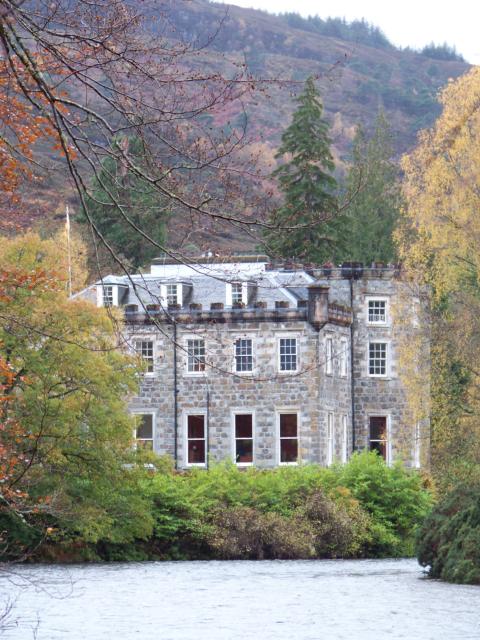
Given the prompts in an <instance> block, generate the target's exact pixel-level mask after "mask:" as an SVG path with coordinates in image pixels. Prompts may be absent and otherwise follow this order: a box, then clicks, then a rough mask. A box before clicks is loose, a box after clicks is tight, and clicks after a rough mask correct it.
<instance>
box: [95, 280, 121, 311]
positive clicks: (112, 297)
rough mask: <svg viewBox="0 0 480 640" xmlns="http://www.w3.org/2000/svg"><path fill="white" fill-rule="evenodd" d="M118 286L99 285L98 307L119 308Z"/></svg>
mask: <svg viewBox="0 0 480 640" xmlns="http://www.w3.org/2000/svg"><path fill="white" fill-rule="evenodd" d="M118 297H119V294H118V285H116V284H99V285H97V307H118Z"/></svg>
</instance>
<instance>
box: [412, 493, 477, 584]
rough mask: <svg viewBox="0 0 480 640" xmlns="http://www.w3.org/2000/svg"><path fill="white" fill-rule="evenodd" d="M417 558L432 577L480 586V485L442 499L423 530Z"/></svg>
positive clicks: (419, 537)
mask: <svg viewBox="0 0 480 640" xmlns="http://www.w3.org/2000/svg"><path fill="white" fill-rule="evenodd" d="M417 555H418V561H419V562H420V564H421V565H423V566H424V567H429V575H430V576H431V577H432V578H441V579H443V580H448V581H449V582H459V583H465V584H480V484H473V485H468V486H467V485H464V484H462V485H459V486H458V487H457V488H456V489H454V490H453V491H451V492H450V493H449V494H447V495H446V496H445V497H444V498H443V500H441V502H440V503H439V504H438V505H437V506H436V508H435V509H434V510H433V511H432V513H431V514H430V515H429V516H428V517H427V518H426V520H425V522H424V524H423V526H422V527H421V529H420V530H419V534H418V542H417Z"/></svg>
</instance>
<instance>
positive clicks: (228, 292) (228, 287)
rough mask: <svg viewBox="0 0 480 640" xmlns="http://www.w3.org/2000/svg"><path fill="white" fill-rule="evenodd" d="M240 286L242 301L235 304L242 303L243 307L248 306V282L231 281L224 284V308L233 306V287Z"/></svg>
mask: <svg viewBox="0 0 480 640" xmlns="http://www.w3.org/2000/svg"><path fill="white" fill-rule="evenodd" d="M239 284H241V285H242V299H241V300H238V301H236V302H242V303H243V304H244V305H245V306H247V304H248V282H245V281H240V280H232V282H226V283H225V306H227V307H231V306H233V286H232V285H239Z"/></svg>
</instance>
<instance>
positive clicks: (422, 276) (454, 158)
mask: <svg viewBox="0 0 480 640" xmlns="http://www.w3.org/2000/svg"><path fill="white" fill-rule="evenodd" d="M440 102H441V104H442V107H443V112H442V115H441V116H440V117H439V118H438V120H437V122H436V123H435V126H434V127H433V128H432V129H430V130H428V131H424V132H422V134H421V136H420V138H419V143H418V146H417V148H416V149H415V150H414V151H413V152H412V153H411V154H410V155H409V156H408V157H406V158H404V160H403V168H404V171H405V183H404V193H405V198H406V207H405V210H404V217H403V224H402V226H401V228H400V231H399V240H400V256H401V259H402V260H403V262H404V264H405V266H406V268H407V270H408V271H409V273H410V275H411V276H412V282H417V283H421V284H423V285H426V286H427V288H428V290H429V292H430V294H431V303H432V304H431V311H432V313H431V323H428V324H425V326H426V327H427V328H428V331H427V332H426V333H425V335H424V336H423V339H427V340H430V342H431V356H432V358H431V367H429V369H430V372H429V371H426V372H425V373H426V375H428V374H430V379H431V389H430V392H431V393H430V398H429V403H428V412H429V415H430V417H431V468H432V474H433V476H434V478H435V482H436V486H437V487H438V490H439V494H440V496H442V499H441V500H440V503H439V505H438V507H437V509H436V510H435V511H434V512H433V513H432V515H431V516H430V517H429V519H428V520H427V521H426V523H425V525H424V527H422V529H421V533H420V537H419V545H418V550H419V558H420V562H421V563H422V564H424V565H425V566H429V567H430V569H429V570H430V575H431V576H432V577H441V578H444V579H447V580H452V581H455V582H475V581H479V576H480V555H479V553H478V540H479V522H480V521H479V517H478V509H479V506H478V495H479V490H478V487H479V482H478V481H479V475H480V471H479V470H480V428H479V425H480V422H479V417H480V395H479V390H480V372H479V369H478V360H479V357H480V343H479V340H478V318H479V314H480V285H479V283H480V252H479V247H480V224H479V217H478V207H479V204H480V195H479V183H480V173H479V167H480V154H479V145H478V140H479V137H480V109H479V104H480V69H478V68H474V69H472V70H471V71H470V72H469V73H468V74H465V75H464V76H462V77H461V78H459V79H458V80H456V81H455V82H451V83H449V84H448V86H447V87H446V88H445V89H444V90H443V91H442V93H441V95H440ZM413 346H414V345H411V346H410V348H412V347H413ZM411 364H412V365H413V361H412V363H411ZM422 367H423V368H422ZM404 368H405V367H404ZM406 370H407V371H408V374H410V372H411V371H420V372H421V371H423V370H424V365H422V363H420V362H417V363H416V364H415V365H413V366H410V367H409V368H408V369H406ZM426 375H422V376H416V379H415V378H414V376H410V379H411V395H412V397H414V399H416V401H417V406H418V398H420V397H421V396H422V393H421V392H422V388H423V389H425V379H426ZM425 406H427V405H425ZM418 417H419V418H420V419H421V418H422V417H423V416H422V415H419V416H418ZM475 487H477V489H476V490H475ZM475 540H476V541H477V542H476V543H475Z"/></svg>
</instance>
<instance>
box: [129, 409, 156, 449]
mask: <svg viewBox="0 0 480 640" xmlns="http://www.w3.org/2000/svg"><path fill="white" fill-rule="evenodd" d="M129 413H130V415H131V416H133V417H134V418H135V416H152V451H155V450H156V449H155V434H156V431H157V412H156V410H155V409H132V410H131V411H130V412H129ZM132 435H133V443H134V445H133V446H134V448H135V449H137V441H138V440H139V439H140V440H142V441H143V442H147V441H148V442H149V441H150V438H139V439H138V438H137V428H136V427H135V428H134V429H133V433H132Z"/></svg>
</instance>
